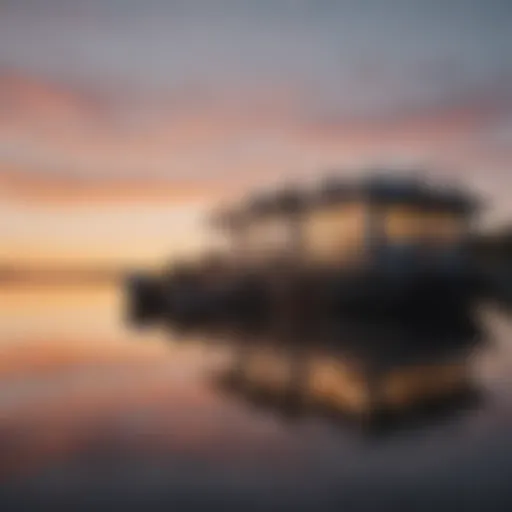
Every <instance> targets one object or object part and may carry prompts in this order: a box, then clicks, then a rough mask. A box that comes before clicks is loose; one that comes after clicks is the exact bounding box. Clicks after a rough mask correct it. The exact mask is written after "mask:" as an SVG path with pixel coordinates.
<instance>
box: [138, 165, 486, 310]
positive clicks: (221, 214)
mask: <svg viewBox="0 0 512 512" xmlns="http://www.w3.org/2000/svg"><path fill="white" fill-rule="evenodd" d="M479 206H480V203H479V201H477V200H476V198H475V197H473V196H472V195H471V194H470V193H468V192H466V191H463V190H462V189H455V188H453V187H452V188H449V187H446V186H444V187H442V186H436V185H432V184H430V183H427V182H426V181H424V180H420V179H418V178H414V177H413V178H411V177H397V176H392V175H384V174H372V175H369V176H366V177H363V178H360V179H358V180H352V181H347V180H345V181H344V180H341V179H338V178H327V179H325V180H324V181H323V182H322V183H321V184H320V185H319V186H318V187H316V188H314V189H310V190H300V189H298V188H293V187H288V188H285V189H282V190H276V191H274V192H272V193H266V194H259V195H255V196H253V197H251V198H249V199H248V200H246V201H244V202H242V203H241V204H238V205H235V206H233V207H231V208H224V209H223V210H222V211H218V212H215V213H214V214H213V215H212V217H211V218H210V219H209V222H210V224H211V225H212V227H213V228H214V229H216V230H218V232H219V233H220V234H221V235H222V236H223V237H224V238H225V240H226V241H227V245H228V250H227V251H226V252H225V253H224V254H220V255H219V254H211V255H208V254H207V255H205V258H204V260H203V261H202V263H200V264H197V265H195V266H193V265H184V266H182V267H180V268H177V269H174V270H171V271H170V272H169V273H167V274H165V275H163V276H154V277H151V276H135V277H133V278H132V279H131V281H130V291H131V293H130V297H131V306H132V307H131V309H132V311H133V312H134V314H136V316H139V317H144V316H145V317H151V316H152V315H153V316H154V315H157V314H162V313H163V314H166V315H175V316H183V317H190V318H192V319H194V318H196V319H201V318H205V317H208V316H215V315H225V314H229V315H243V314H249V315H268V314H276V313H277V314H279V315H283V314H289V315H292V316H297V315H302V314H308V315H313V314H325V313H328V314H331V313H336V314H337V313H338V312H340V311H343V312H350V313H351V314H353V315H358V314H362V315H364V316H367V315H375V316H379V315H384V316H388V315H397V316H399V317H400V316H404V315H406V316H407V315H420V316H422V315H427V316H431V315H451V314H452V313H453V312H454V311H456V310H459V309H465V308H468V307H470V306H471V304H472V301H473V300H474V299H475V298H476V297H477V296H478V293H479V285H480V283H479V277H478V272H477V270H476V266H475V264H474V262H472V261H471V257H470V254H469V252H468V250H467V244H468V241H469V238H470V236H471V233H472V228H473V219H474V218H475V214H476V213H477V212H478V211H479Z"/></svg>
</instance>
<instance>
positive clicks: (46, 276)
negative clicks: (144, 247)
mask: <svg viewBox="0 0 512 512" xmlns="http://www.w3.org/2000/svg"><path fill="white" fill-rule="evenodd" d="M129 272H130V269H125V268H119V267H116V268H111V267H102V266H90V267H88V266H83V267H76V266H61V265H59V266H54V267H49V266H44V267H38V266H35V265H34V266H30V267H29V266H17V265H13V264H1V263H0V286H2V285H12V284H42V285H52V284H56V285H61V284H62V285H65V284H66V285H67V284H69V285H100V284H114V283H117V282H119V281H120V280H122V279H123V278H124V277H125V276H126V275H128V274H129Z"/></svg>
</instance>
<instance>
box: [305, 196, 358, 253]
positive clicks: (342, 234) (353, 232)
mask: <svg viewBox="0 0 512 512" xmlns="http://www.w3.org/2000/svg"><path fill="white" fill-rule="evenodd" d="M363 236H364V211H363V208H362V206H361V205H359V204H351V205H336V206H332V207H326V208H323V209H319V210H316V211H313V212H311V214H310V215H309V217H308V219H307V220H306V224H305V241H306V247H307V250H308V255H309V257H310V258H311V259H313V260H315V261H322V262H325V263H331V262H341V261H347V260H350V259H354V258H355V257H356V256H357V255H358V254H359V253H360V249H361V244H362V240H363Z"/></svg>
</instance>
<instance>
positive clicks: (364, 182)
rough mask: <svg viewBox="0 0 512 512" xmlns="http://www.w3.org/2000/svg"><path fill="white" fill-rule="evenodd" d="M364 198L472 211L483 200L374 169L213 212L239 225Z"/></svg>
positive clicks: (223, 221)
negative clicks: (357, 176) (381, 172)
mask: <svg viewBox="0 0 512 512" xmlns="http://www.w3.org/2000/svg"><path fill="white" fill-rule="evenodd" d="M353 201H363V202H369V203H372V204H378V205H391V204H399V205H407V206H417V207H419V208H421V209H429V210H434V211H440V212H453V213H459V214H462V215H469V214H471V213H473V212H474V211H476V210H477V209H478V208H479V206H480V202H479V201H478V200H477V199H476V198H475V197H474V196H473V195H472V194H470V193H469V192H468V191H466V190H464V189H462V188H460V187H453V186H441V185H433V184H431V183H428V182H427V181H425V180H421V179H419V178H417V177H410V176H407V177H404V176H397V175H393V174H387V175H383V174H377V173H372V174H368V175H366V176H363V177H359V178H356V179H347V178H341V177H339V176H333V175H330V176H327V177H325V178H324V179H323V180H321V181H320V183H319V185H318V186H317V187H314V188H310V189H309V190H308V189H299V188H297V187H292V186H289V187H285V188H282V189H277V190H275V191H272V192H264V193H259V194H254V195H253V196H250V197H249V198H248V199H247V200H246V201H244V202H243V203H240V204H239V205H236V206H234V207H232V208H229V209H226V210H223V211H221V212H217V213H216V214H215V215H214V216H213V223H214V225H216V226H219V225H220V226H224V227H227V226H231V227H236V226H238V225H241V224H245V223H246V222H250V221H251V220H254V219H256V218H262V217H265V216H276V215H291V214H293V213H297V212H300V211H305V210H310V209H314V208H319V207H321V206H322V205H328V204H333V203H334V204H338V203H348V202H353Z"/></svg>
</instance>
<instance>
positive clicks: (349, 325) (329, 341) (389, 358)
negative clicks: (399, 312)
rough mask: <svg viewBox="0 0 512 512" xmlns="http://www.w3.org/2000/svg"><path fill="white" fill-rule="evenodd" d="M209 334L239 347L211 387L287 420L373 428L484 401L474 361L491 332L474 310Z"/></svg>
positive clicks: (245, 325)
mask: <svg viewBox="0 0 512 512" xmlns="http://www.w3.org/2000/svg"><path fill="white" fill-rule="evenodd" d="M181 328H182V329H185V330H184V333H186V328H185V327H184V326H181ZM196 332H197V326H196ZM208 334H209V338H208ZM203 335H205V337H206V340H208V339H209V340H210V343H211V344H215V342H217V343H221V344H222V345H223V346H224V347H227V348H228V350H229V352H230V355H231V357H230V359H229V364H227V365H224V367H222V368H221V369H220V370H218V371H217V372H216V373H215V374H214V375H213V376H212V378H211V383H212V385H214V386H215V387H216V388H217V389H219V390H221V391H222V392H224V393H226V394H227V395H229V396H232V397H233V398H237V399H239V400H243V401H245V402H246V403H249V404H251V405H253V406H255V407H257V408H261V409H264V410H267V411H269V412H272V413H273V414H275V415H276V416H278V417H280V418H283V419H287V420H288V421H289V420H290V419H299V418H304V417H308V416H313V417H314V416H321V417H323V418H329V419H330V420H331V421H335V422H336V423H338V424H344V425H346V424H347V423H351V424H352V426H353V425H354V424H357V425H358V427H359V428H360V429H361V431H362V432H366V433H371V434H372V435H373V434H378V433H380V432H383V431H389V429H390V428H391V427H392V426H394V427H396V428H401V427H403V426H404V425H413V424H415V425H417V426H420V425H421V424H422V423H423V422H428V421H430V420H436V419H437V420H440V419H446V418H447V417H448V418H449V416H450V415H457V414H459V413H460V412H461V411H462V410H465V409H467V408H468V407H471V408H473V407H476V406H477V404H478V403H479V401H480V400H481V399H482V396H481V395H482V394H481V393H480V392H479V390H478V389H477V386H476V383H475V381H474V379H473V378H472V364H473V362H474V359H475V358H476V357H477V356H478V354H480V353H481V352H482V351H483V349H484V348H485V347H486V345H487V343H488V337H487V336H485V333H484V329H483V327H482V325H481V324H480V323H479V322H477V321H475V319H474V318H473V317H470V316H466V315H461V316H459V317H457V318H451V319H450V320H449V321H446V320H445V321H443V323H430V324H418V323H409V324H404V323H402V324H398V323H397V322H382V321H381V322H378V323H376V322H367V323H362V322H361V321H354V320H353V319H350V318H339V317H338V318H336V319H331V320H330V321H329V322H327V323H326V322H321V323H317V324H315V325H311V324H308V323H307V322H300V321H299V322H285V323H282V324H280V325H266V324H265V323H262V322H256V321H251V322H247V321H245V322H242V321H239V322H232V323H231V324H230V325H225V324H223V325H219V324H217V325H209V326H208V327H204V329H203ZM185 337H186V334H185Z"/></svg>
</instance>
